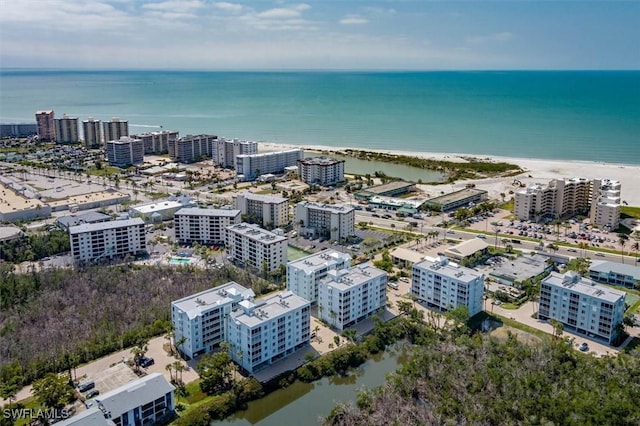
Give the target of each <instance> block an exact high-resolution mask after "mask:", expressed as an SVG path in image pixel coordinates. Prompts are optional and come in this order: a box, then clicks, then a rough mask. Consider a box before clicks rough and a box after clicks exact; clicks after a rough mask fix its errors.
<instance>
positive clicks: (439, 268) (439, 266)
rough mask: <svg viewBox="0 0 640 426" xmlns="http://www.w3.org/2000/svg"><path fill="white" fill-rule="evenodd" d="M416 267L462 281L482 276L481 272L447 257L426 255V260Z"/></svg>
mask: <svg viewBox="0 0 640 426" xmlns="http://www.w3.org/2000/svg"><path fill="white" fill-rule="evenodd" d="M414 267H419V268H422V269H424V270H427V271H433V272H435V273H437V274H439V275H443V276H446V277H448V278H454V279H456V280H458V281H462V282H470V281H473V280H475V279H477V278H480V277H482V274H481V273H480V272H477V271H475V270H473V269H470V268H466V267H464V266H460V265H458V264H457V263H455V262H451V261H449V260H448V259H447V258H446V257H439V258H433V257H428V256H426V257H425V260H424V261H422V262H420V263H418V264H416V265H414Z"/></svg>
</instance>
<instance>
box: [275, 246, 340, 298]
mask: <svg viewBox="0 0 640 426" xmlns="http://www.w3.org/2000/svg"><path fill="white" fill-rule="evenodd" d="M350 265H351V255H350V254H348V253H341V252H339V251H336V250H323V251H321V252H319V253H314V254H310V255H309V256H305V257H303V258H300V259H297V260H294V261H291V262H289V263H287V290H291V291H292V292H294V293H295V294H297V295H298V296H300V297H303V298H305V299H307V300H308V301H309V302H311V303H315V302H317V301H318V283H319V282H320V280H321V279H323V278H325V277H326V276H327V274H328V273H329V271H335V270H342V269H347V268H349V266H350Z"/></svg>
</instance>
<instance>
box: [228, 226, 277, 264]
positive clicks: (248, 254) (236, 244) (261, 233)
mask: <svg viewBox="0 0 640 426" xmlns="http://www.w3.org/2000/svg"><path fill="white" fill-rule="evenodd" d="M226 246H227V255H228V257H229V260H231V261H233V262H236V263H239V264H241V265H244V266H248V267H251V268H255V269H256V270H258V271H264V272H274V271H276V270H277V269H278V268H280V266H282V265H286V262H287V237H282V236H280V235H276V234H274V233H273V232H270V231H267V230H265V229H262V228H260V227H259V226H258V225H254V224H249V223H238V224H236V225H231V226H228V227H227V232H226Z"/></svg>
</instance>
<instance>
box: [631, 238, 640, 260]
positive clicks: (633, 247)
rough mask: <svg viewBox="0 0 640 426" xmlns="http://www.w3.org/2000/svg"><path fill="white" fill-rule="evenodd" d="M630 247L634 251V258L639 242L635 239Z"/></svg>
mask: <svg viewBox="0 0 640 426" xmlns="http://www.w3.org/2000/svg"><path fill="white" fill-rule="evenodd" d="M630 249H631V250H633V251H634V252H635V253H636V258H637V257H638V252H639V251H640V242H638V241H636V242H635V243H633V244H631V247H630Z"/></svg>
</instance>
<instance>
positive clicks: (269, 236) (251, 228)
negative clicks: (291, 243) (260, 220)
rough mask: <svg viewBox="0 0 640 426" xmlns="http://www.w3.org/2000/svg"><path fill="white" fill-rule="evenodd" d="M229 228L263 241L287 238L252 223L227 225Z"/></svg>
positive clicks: (271, 241) (284, 239) (276, 240)
mask: <svg viewBox="0 0 640 426" xmlns="http://www.w3.org/2000/svg"><path fill="white" fill-rule="evenodd" d="M227 230H229V231H233V232H235V233H237V234H240V235H244V236H245V237H247V238H249V239H251V240H254V241H259V242H261V243H265V242H270V243H273V242H280V241H286V240H287V237H283V236H281V235H276V234H274V233H273V232H271V231H267V230H266V229H262V228H260V227H259V226H258V225H255V224H252V223H237V224H235V225H230V226H227Z"/></svg>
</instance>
